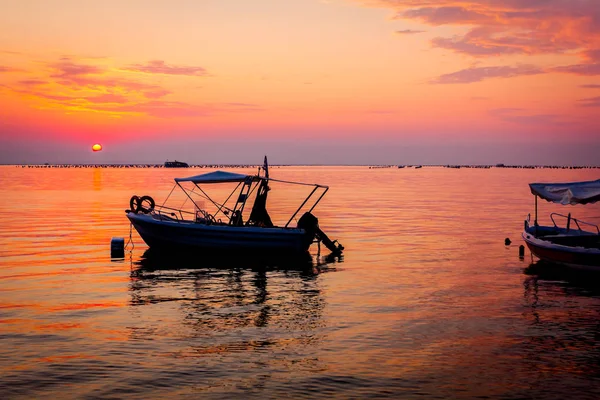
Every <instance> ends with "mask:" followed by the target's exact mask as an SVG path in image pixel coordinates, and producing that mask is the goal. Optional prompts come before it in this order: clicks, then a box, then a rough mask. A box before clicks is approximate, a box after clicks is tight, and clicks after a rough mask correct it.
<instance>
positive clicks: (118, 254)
mask: <svg viewBox="0 0 600 400" xmlns="http://www.w3.org/2000/svg"><path fill="white" fill-rule="evenodd" d="M110 257H111V258H123V257H125V239H124V238H122V237H114V238H112V239H111V240H110Z"/></svg>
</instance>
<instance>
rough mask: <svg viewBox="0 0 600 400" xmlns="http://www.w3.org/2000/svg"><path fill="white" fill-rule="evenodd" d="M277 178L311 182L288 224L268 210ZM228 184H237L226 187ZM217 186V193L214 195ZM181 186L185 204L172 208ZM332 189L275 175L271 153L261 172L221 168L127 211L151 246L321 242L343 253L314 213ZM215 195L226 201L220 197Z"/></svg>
mask: <svg viewBox="0 0 600 400" xmlns="http://www.w3.org/2000/svg"><path fill="white" fill-rule="evenodd" d="M271 182H277V185H301V186H305V187H307V189H308V192H309V193H308V195H307V197H306V198H305V199H304V200H303V201H298V204H299V205H298V208H297V209H296V211H295V212H294V213H293V214H292V215H291V216H290V217H289V219H287V223H285V224H282V225H280V226H277V225H275V224H274V223H273V221H272V220H271V217H270V215H269V213H268V212H267V197H268V194H269V191H270V190H271V187H270V183H271ZM213 185H214V186H213ZM223 185H225V186H227V185H231V186H234V187H233V189H232V190H229V189H230V187H231V186H229V187H228V188H226V189H225V190H224V188H223ZM211 186H213V189H214V190H212V192H214V193H213V194H210V193H209V192H211V190H210V187H211ZM176 189H177V190H181V191H183V193H184V194H185V196H182V197H183V198H184V199H185V202H184V204H183V205H181V206H179V207H171V206H167V204H169V197H170V196H171V195H172V194H173V191H174V190H176ZM328 190H329V187H328V186H325V185H320V184H309V183H302V182H289V181H284V180H278V179H273V178H270V177H269V169H268V163H267V158H266V156H265V160H264V165H263V166H262V167H259V169H258V173H257V174H256V175H246V174H239V173H233V172H227V171H220V170H218V171H213V172H208V173H205V174H201V175H195V176H190V177H185V178H175V185H174V186H173V189H172V190H171V193H170V194H169V196H167V199H166V200H165V201H164V202H163V205H161V206H156V204H155V201H154V199H153V198H152V197H150V196H141V197H138V196H132V197H131V199H130V202H129V206H130V208H129V209H128V210H126V211H125V212H126V215H127V218H128V219H129V221H130V222H131V225H132V226H133V228H135V230H136V231H137V232H138V234H139V235H140V237H141V238H142V239H143V240H144V242H145V243H146V244H147V245H148V246H149V247H150V248H158V249H173V248H177V249H184V250H193V251H196V250H208V251H216V252H217V253H218V252H221V253H223V252H229V253H230V252H234V251H239V252H240V253H239V254H249V253H255V252H258V253H261V252H262V253H264V252H267V251H273V252H279V253H285V254H289V253H298V252H306V251H308V249H309V247H310V246H311V244H313V243H315V242H316V243H317V245H318V247H319V250H320V245H321V243H323V244H324V245H325V246H326V247H327V248H328V249H329V250H331V251H332V252H335V253H341V251H342V250H343V249H344V247H343V246H342V245H341V244H340V243H339V242H338V241H337V240H333V241H332V240H331V239H329V237H328V236H327V235H326V234H325V233H324V232H323V231H322V230H321V229H320V228H319V223H318V219H317V218H316V217H315V216H314V215H313V214H312V211H313V210H314V209H315V207H316V206H317V204H318V203H319V202H320V201H321V199H322V198H323V196H325V194H326V193H327V191H328ZM215 193H216V195H219V194H220V196H223V197H225V199H224V200H221V199H219V200H217V199H216V198H215V197H216V195H215ZM224 193H225V194H226V193H229V195H228V196H225V195H224ZM186 204H187V206H186ZM247 209H250V213H249V214H248V217H247V218H246V217H244V212H245V211H246V210H247ZM301 210H306V211H305V212H304V213H303V214H302V216H301V217H300V218H299V219H298V220H297V223H296V226H292V222H293V221H294V220H295V219H296V218H297V217H298V216H299V215H300V212H301ZM212 254H213V255H214V254H215V253H214V252H213V253H212Z"/></svg>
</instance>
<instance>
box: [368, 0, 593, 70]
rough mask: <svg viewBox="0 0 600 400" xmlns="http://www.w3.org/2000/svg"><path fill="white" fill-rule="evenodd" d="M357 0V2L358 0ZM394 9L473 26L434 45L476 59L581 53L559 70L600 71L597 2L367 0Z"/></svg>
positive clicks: (401, 15)
mask: <svg viewBox="0 0 600 400" xmlns="http://www.w3.org/2000/svg"><path fill="white" fill-rule="evenodd" d="M357 1H358V0H357ZM362 2H363V3H364V4H367V5H371V6H378V7H386V8H389V9H392V10H393V11H394V13H395V18H396V19H409V20H415V21H418V22H421V23H423V24H426V25H432V26H440V25H455V26H468V27H471V28H470V29H469V31H468V32H467V33H465V34H464V35H459V36H455V37H437V38H434V39H432V41H431V45H432V46H433V47H435V48H443V49H447V50H451V51H454V52H457V53H460V54H465V55H469V56H473V57H494V56H500V55H512V54H523V55H534V54H573V53H575V54H577V53H578V54H579V55H580V57H581V62H580V63H576V64H574V65H567V66H564V67H559V68H557V69H556V70H555V71H550V70H549V71H548V72H563V73H571V74H577V75H599V74H600V72H599V71H600V67H598V65H597V64H598V63H600V6H599V4H598V1H596V0H577V1H574V0H528V1H525V0H362Z"/></svg>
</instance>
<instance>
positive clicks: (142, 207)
mask: <svg viewBox="0 0 600 400" xmlns="http://www.w3.org/2000/svg"><path fill="white" fill-rule="evenodd" d="M146 203H147V204H148V206H145V204H146ZM155 205H156V204H155V203H154V199H153V198H152V197H150V196H142V197H141V198H140V202H139V205H138V208H137V211H141V212H143V213H144V214H148V213H149V212H152V210H154V206H155Z"/></svg>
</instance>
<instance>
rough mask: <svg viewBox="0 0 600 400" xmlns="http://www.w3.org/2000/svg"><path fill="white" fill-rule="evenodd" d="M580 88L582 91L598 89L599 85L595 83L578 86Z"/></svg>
mask: <svg viewBox="0 0 600 400" xmlns="http://www.w3.org/2000/svg"><path fill="white" fill-rule="evenodd" d="M579 87H580V88H584V89H600V85H598V84H595V83H589V84H587V85H579Z"/></svg>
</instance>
